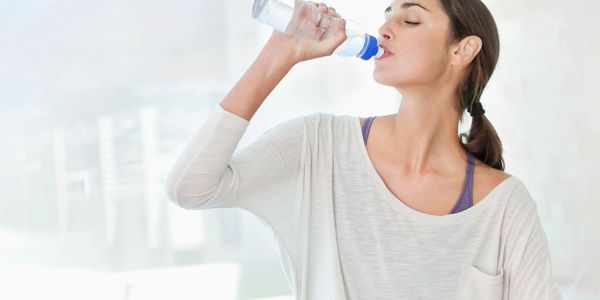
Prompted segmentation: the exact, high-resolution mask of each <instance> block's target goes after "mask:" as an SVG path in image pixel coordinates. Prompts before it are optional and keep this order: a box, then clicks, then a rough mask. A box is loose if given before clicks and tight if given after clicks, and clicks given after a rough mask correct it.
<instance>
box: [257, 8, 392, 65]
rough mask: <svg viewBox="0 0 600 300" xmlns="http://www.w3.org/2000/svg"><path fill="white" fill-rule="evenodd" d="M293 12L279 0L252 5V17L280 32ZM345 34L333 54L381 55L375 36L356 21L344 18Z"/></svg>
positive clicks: (368, 57)
mask: <svg viewBox="0 0 600 300" xmlns="http://www.w3.org/2000/svg"><path fill="white" fill-rule="evenodd" d="M293 13H294V8H293V7H291V6H289V5H287V4H286V3H283V2H282V1H281V0H255V1H254V5H253V7H252V17H253V18H254V19H256V20H257V21H259V22H261V23H263V24H266V25H269V26H271V27H272V28H274V29H275V30H277V31H281V32H285V28H286V27H287V25H288V23H289V22H290V20H291V19H292V15H293ZM346 36H347V39H346V40H345V41H344V42H343V43H342V44H341V45H340V46H339V47H337V48H336V49H335V51H334V52H333V53H334V54H336V55H339V56H343V57H349V56H356V57H359V58H361V59H363V60H369V59H371V57H376V58H379V57H381V55H383V48H380V47H379V46H378V45H377V38H375V37H374V36H372V35H370V34H367V33H365V32H364V31H362V30H361V27H360V25H358V24H357V23H355V22H353V21H349V20H346Z"/></svg>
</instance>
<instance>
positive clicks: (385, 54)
mask: <svg viewBox="0 0 600 300" xmlns="http://www.w3.org/2000/svg"><path fill="white" fill-rule="evenodd" d="M379 47H380V48H382V49H383V55H381V57H379V58H375V60H380V59H383V58H386V57H388V56H390V55H393V54H394V53H392V52H390V50H388V49H387V48H386V47H385V46H383V45H379Z"/></svg>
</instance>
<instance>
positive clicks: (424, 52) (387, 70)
mask: <svg viewBox="0 0 600 300" xmlns="http://www.w3.org/2000/svg"><path fill="white" fill-rule="evenodd" d="M434 45H435V44H431V43H428V42H417V41H415V42H414V43H407V44H405V45H404V46H402V47H396V48H395V49H396V52H395V53H394V55H392V56H390V57H388V58H386V59H384V60H382V61H379V62H377V63H376V65H375V69H374V70H373V73H374V74H373V75H374V77H375V79H376V80H377V81H379V79H380V80H382V81H387V82H390V81H393V82H395V83H396V84H400V83H402V82H429V81H431V80H432V79H433V78H435V77H436V76H437V75H438V74H439V72H440V69H442V67H441V66H442V65H443V62H442V60H443V56H442V55H441V53H442V51H441V50H440V49H439V48H436V47H435V46H434Z"/></svg>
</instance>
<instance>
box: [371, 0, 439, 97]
mask: <svg viewBox="0 0 600 300" xmlns="http://www.w3.org/2000/svg"><path fill="white" fill-rule="evenodd" d="M448 31H449V19H448V16H447V15H446V14H445V13H444V11H443V9H442V7H441V3H439V0H394V1H393V2H392V4H391V5H390V7H389V8H388V9H386V11H385V22H384V23H383V25H381V27H380V28H379V38H378V42H379V44H380V45H382V46H383V47H385V48H386V49H387V50H388V51H389V52H391V55H390V56H387V57H385V56H384V57H383V58H380V59H379V60H376V61H375V68H374V70H373V77H374V79H375V81H376V82H379V83H381V84H384V85H388V86H393V87H397V88H399V89H402V88H403V87H408V86H410V85H428V84H431V83H435V82H436V81H437V80H438V79H439V78H440V77H441V76H442V75H443V74H444V72H445V71H446V68H447V67H448V63H447V61H448V59H447V57H448V53H446V52H447V51H448V50H447V49H446V41H447V35H448Z"/></svg>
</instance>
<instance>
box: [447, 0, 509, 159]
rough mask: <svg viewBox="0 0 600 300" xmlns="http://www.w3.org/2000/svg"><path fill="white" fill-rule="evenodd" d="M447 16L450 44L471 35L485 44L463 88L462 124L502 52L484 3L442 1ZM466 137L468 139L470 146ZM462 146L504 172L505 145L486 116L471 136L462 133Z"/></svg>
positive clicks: (474, 126) (475, 124) (479, 118)
mask: <svg viewBox="0 0 600 300" xmlns="http://www.w3.org/2000/svg"><path fill="white" fill-rule="evenodd" d="M440 2H441V3H442V6H443V8H444V11H445V12H446V15H448V17H449V18H450V34H449V37H448V41H449V42H452V41H457V40H460V39H462V38H464V37H466V36H469V35H476V36H478V37H479V38H480V39H481V41H482V46H481V50H480V51H479V53H478V54H477V56H475V58H474V59H473V61H472V62H471V65H470V67H469V71H468V72H467V74H466V77H465V78H464V80H463V82H462V83H461V85H460V86H459V91H460V92H459V93H460V101H459V110H458V111H459V113H460V122H462V119H463V118H462V117H463V114H464V111H465V109H467V108H469V111H470V108H471V107H472V105H473V103H474V102H476V101H480V100H479V99H480V97H481V94H482V93H483V89H484V88H485V86H486V84H487V82H488V80H489V79H490V77H491V76H492V74H493V73H494V69H495V67H496V63H497V62H498V56H499V53H500V40H499V37H498V29H497V27H496V22H495V21H494V18H493V17H492V14H491V13H490V11H489V10H488V8H487V7H486V6H485V5H484V4H483V3H482V2H481V1H480V0H440ZM463 137H466V138H467V141H466V143H464V142H463ZM459 139H460V143H461V145H462V146H463V148H465V149H466V150H467V151H470V152H472V153H473V154H474V155H475V157H477V158H478V159H479V160H481V161H482V162H484V163H485V164H487V165H489V166H491V167H492V168H495V169H498V170H501V171H504V167H505V165H504V159H503V158H502V142H501V141H500V138H499V137H498V134H497V133H496V130H495V129H494V127H493V126H492V124H491V123H490V121H489V120H488V119H487V117H486V116H485V115H477V116H475V117H473V121H472V123H471V129H470V130H469V134H468V135H467V134H466V133H461V134H460V136H459Z"/></svg>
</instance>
